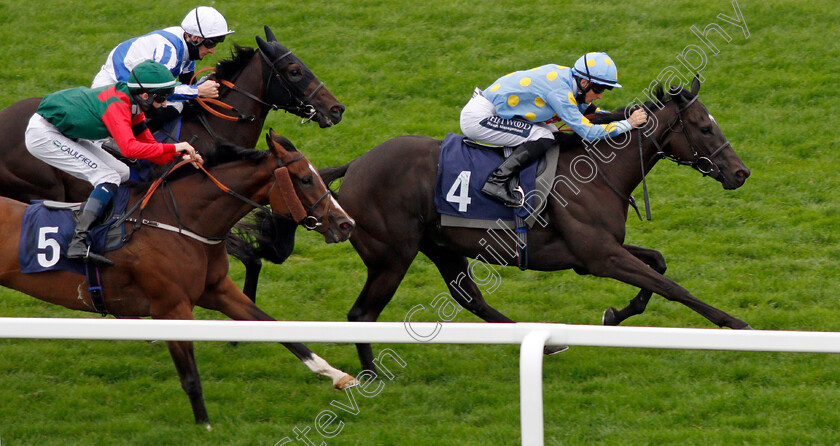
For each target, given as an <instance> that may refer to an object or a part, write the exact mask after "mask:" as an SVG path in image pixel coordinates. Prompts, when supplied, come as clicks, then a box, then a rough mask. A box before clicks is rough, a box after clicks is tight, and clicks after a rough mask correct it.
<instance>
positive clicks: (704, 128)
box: [700, 127, 712, 135]
mask: <svg viewBox="0 0 840 446" xmlns="http://www.w3.org/2000/svg"><path fill="white" fill-rule="evenodd" d="M700 131H701V132H703V133H705V134H707V135H708V134H710V133H712V128H711V127H703V128H701V129H700Z"/></svg>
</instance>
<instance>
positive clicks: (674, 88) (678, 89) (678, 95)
mask: <svg viewBox="0 0 840 446" xmlns="http://www.w3.org/2000/svg"><path fill="white" fill-rule="evenodd" d="M682 92H683V88H682V86H680V85H671V86H670V87H668V96H671V99H672V100H674V101H675V102H682V99H683V97H682Z"/></svg>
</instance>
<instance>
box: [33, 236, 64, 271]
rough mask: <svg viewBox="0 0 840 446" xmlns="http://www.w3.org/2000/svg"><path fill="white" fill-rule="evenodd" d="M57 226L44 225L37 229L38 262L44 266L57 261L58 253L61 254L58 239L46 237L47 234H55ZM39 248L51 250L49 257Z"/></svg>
mask: <svg viewBox="0 0 840 446" xmlns="http://www.w3.org/2000/svg"><path fill="white" fill-rule="evenodd" d="M57 233H58V226H45V227H43V228H39V229H38V251H39V252H38V264H39V265H41V266H43V267H44V268H49V267H51V266H53V265H55V264H56V263H58V259H59V254H61V247H60V246H59V245H58V240H56V239H54V238H47V234H57ZM41 250H51V251H52V252H50V253H49V257H47V253H42V252H40V251H41Z"/></svg>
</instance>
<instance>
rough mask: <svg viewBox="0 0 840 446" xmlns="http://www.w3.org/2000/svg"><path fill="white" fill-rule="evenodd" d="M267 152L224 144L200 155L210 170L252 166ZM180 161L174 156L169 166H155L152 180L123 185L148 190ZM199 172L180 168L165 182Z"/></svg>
mask: <svg viewBox="0 0 840 446" xmlns="http://www.w3.org/2000/svg"><path fill="white" fill-rule="evenodd" d="M270 153H271V152H269V151H268V150H255V149H247V148H244V147H239V146H236V145H233V144H229V143H226V142H220V143H218V144H217V145H216V146H215V147H214V148H213V150H212V151H210V153H202V157H204V168H205V169H210V168H213V167H216V166H219V165H222V164H226V163H231V162H234V161H251V162H253V163H254V164H257V163H259V162H260V161H263V160H264V159H266V158H268V156H269V154H270ZM180 161H181V157H180V156H176V158H175V160H174V161H172V162H171V163H169V164H165V165H161V166H155V168H154V171H153V174H152V179H151V180H149V181H134V180H131V181H127V182H125V183H123V184H125V185H127V186H129V187H130V188H132V189H148V188H149V186H150V185H151V184H152V182H154V181H155V180H156V179H157V178H158V177H160V176H161V175H163V173H164V172H166V171H167V170H168V169H169V168H171V167H172V166H174V165H175V164H177V163H179V162H180ZM198 172H199V171H198V170H197V169H193V168H191V167H190V166H186V165H185V166H182V167H181V168H179V169H178V170H176V171H174V172H172V173H171V174H170V175H169V176H167V177H166V179H167V181H175V180H178V179H181V178H184V177H187V176H190V175H194V174H197V173H198Z"/></svg>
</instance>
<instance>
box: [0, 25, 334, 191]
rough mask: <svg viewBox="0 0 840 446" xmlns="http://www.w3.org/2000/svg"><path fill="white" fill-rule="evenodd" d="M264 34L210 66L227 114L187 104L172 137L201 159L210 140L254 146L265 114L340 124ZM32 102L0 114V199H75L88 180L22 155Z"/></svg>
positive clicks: (317, 86)
mask: <svg viewBox="0 0 840 446" xmlns="http://www.w3.org/2000/svg"><path fill="white" fill-rule="evenodd" d="M265 34H266V39H267V41H266V40H263V39H261V38H260V37H256V41H257V46H258V47H259V50H254V49H253V48H249V47H239V46H236V53H235V56H234V57H233V59H230V60H223V61H220V62H219V63H218V64H217V65H216V73H215V74H214V78H215V79H216V80H217V81H219V82H220V83H221V84H222V85H221V86H220V88H219V99H220V100H221V101H223V102H224V103H225V104H227V106H230V107H231V108H232V110H227V109H226V108H222V109H220V111H218V112H215V113H211V112H209V111H205V110H203V109H194V110H191V108H193V107H187V109H186V110H185V111H184V114H183V120H182V125H181V131H180V139H181V140H182V141H187V140H192V139H193V138H194V137H196V139H195V140H193V145H194V146H195V147H196V149H198V151H199V152H201V153H202V154H204V155H207V154H208V151H210V150H212V149H213V148H214V147H215V146H216V143H217V141H218V140H224V141H225V142H228V143H230V144H234V145H237V146H241V147H254V146H256V145H257V142H258V140H259V136H260V132H262V127H263V124H264V123H265V119H266V117H267V116H268V112H269V110H272V109H282V110H286V111H289V112H292V113H294V114H296V115H298V116H300V117H301V118H303V119H307V120H308V119H311V120H314V121H316V122H318V124H319V125H320V126H321V127H329V126H331V125H334V124H337V123H338V122H339V121H341V117H342V114H343V113H344V105H342V104H341V103H340V102H338V101H337V100H336V98H335V96H333V95H332V93H330V92H329V90H327V89H326V88H324V84H323V82H321V81H319V80H318V78H317V77H315V75H314V74H313V73H312V71H311V70H310V69H309V68H308V67H307V66H306V65H305V64H304V63H303V61H301V60H300V59H299V58H298V57H297V56H295V55H294V53H292V52H291V51H289V50H288V49H287V48H286V47H285V46H283V45H281V44H280V43H279V42H277V39H276V38H275V36H274V34H273V33H272V32H271V29H269V27H268V26H266V27H265ZM40 103H41V98H29V99H24V100H22V101H18V102H16V103H14V104H12V105H10V106H9V107H7V108H5V109H3V110H0V140H2V141H3V150H0V196H3V197H9V198H13V199H15V200H19V201H23V202H24V203H28V202H29V201H30V200H32V199H46V200H58V201H70V202H76V201H82V200H84V199H86V198H87V197H88V195H89V194H90V191H91V185H90V184H89V183H87V182H86V181H84V180H79V179H77V178H75V177H73V176H71V175H69V174H66V173H64V172H62V171H60V170H58V169H56V168H54V167H51V166H48V165H46V164H45V163H44V162H42V161H40V160H38V159H37V158H35V157H33V156H32V155H31V154H30V153H29V151H28V150H26V145H25V142H24V131H25V130H26V125H27V123H28V122H29V118H30V117H31V116H32V115H33V114H34V113H35V110H36V109H37V108H38V105H39V104H40ZM227 106H224V107H227ZM209 107H213V104H210V105H209ZM222 116H230V119H226V118H224V117H222Z"/></svg>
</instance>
